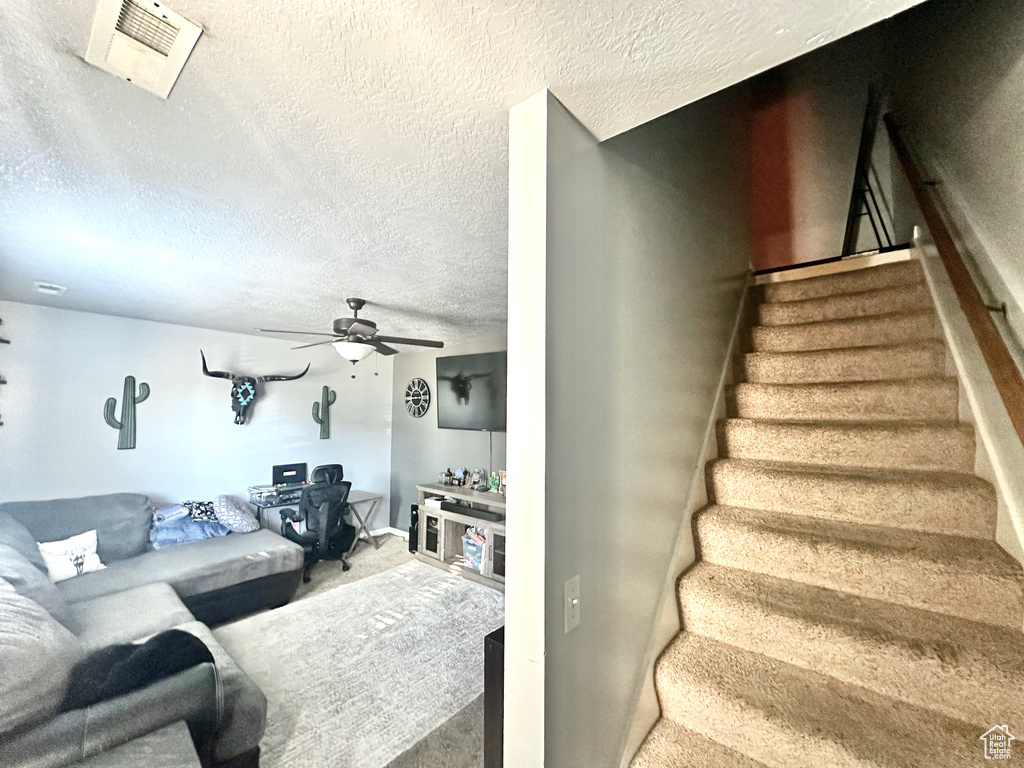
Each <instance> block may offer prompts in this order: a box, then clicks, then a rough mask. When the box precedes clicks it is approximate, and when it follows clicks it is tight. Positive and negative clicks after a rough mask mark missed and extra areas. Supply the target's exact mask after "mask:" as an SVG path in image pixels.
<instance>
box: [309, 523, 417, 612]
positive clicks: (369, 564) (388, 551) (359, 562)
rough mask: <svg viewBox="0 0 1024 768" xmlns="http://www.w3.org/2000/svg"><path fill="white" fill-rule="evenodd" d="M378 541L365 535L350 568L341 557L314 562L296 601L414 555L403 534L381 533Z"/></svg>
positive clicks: (351, 560)
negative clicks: (340, 560)
mask: <svg viewBox="0 0 1024 768" xmlns="http://www.w3.org/2000/svg"><path fill="white" fill-rule="evenodd" d="M377 545H378V547H377V548H376V549H374V547H373V544H371V543H370V542H368V541H366V540H365V539H364V540H362V541H360V542H359V543H358V544H357V545H356V548H355V550H354V551H353V552H352V554H351V555H350V556H349V558H348V562H349V565H350V566H352V567H351V568H349V570H347V571H346V570H344V569H343V568H342V565H341V563H339V562H337V561H331V560H321V561H320V562H319V563H317V564H316V565H314V566H313V570H312V571H311V573H310V577H311V578H310V581H309V583H308V584H300V585H299V589H298V591H296V593H295V597H293V598H292V602H293V603H294V602H295V601H296V600H302V599H305V598H307V597H312V596H313V595H319V594H322V593H324V592H329V591H330V590H332V589H334V588H335V587H340V586H341V585H342V584H351V583H352V582H355V581H359V580H360V579H365V578H366V577H367V576H373V574H375V573H380V572H381V571H387V570H389V569H391V568H394V567H395V566H396V565H401V564H402V563H407V562H409V561H410V560H412V559H413V555H412V553H410V552H409V542H408V541H406V540H405V539H403V538H400V537H399V536H392V535H390V534H384V535H383V536H378V537H377Z"/></svg>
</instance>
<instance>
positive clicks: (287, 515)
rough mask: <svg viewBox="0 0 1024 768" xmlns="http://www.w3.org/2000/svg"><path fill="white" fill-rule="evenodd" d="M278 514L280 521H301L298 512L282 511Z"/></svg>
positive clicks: (292, 510)
mask: <svg viewBox="0 0 1024 768" xmlns="http://www.w3.org/2000/svg"><path fill="white" fill-rule="evenodd" d="M278 514H280V515H281V519H282V520H288V521H290V522H292V523H297V522H299V521H300V520H302V517H301V516H300V515H299V512H298V510H295V509H282V510H281V511H280V512H279V513H278Z"/></svg>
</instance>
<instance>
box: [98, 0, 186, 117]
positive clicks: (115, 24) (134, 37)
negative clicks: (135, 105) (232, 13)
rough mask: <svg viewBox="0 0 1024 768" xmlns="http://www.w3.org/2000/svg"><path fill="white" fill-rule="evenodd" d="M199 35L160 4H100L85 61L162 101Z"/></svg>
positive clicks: (123, 0)
mask: <svg viewBox="0 0 1024 768" xmlns="http://www.w3.org/2000/svg"><path fill="white" fill-rule="evenodd" d="M202 31H203V30H202V29H201V28H200V27H198V26H196V25H195V24H193V23H192V22H191V21H189V20H188V19H186V18H184V17H183V16H179V15H178V14H176V13H175V12H174V11H172V10H171V9H170V8H167V7H166V6H165V5H164V4H163V3H161V2H147V1H146V0H141V1H140V2H136V0H100V2H99V5H97V6H96V16H95V18H94V19H93V21H92V34H91V35H90V36H89V49H88V50H87V51H86V53H85V60H86V61H88V62H89V63H90V64H95V65H96V66H97V67H99V68H100V69H105V70H106V71H107V72H110V73H111V74H113V75H117V76H118V77H123V78H125V79H126V80H128V81H130V82H132V83H134V84H135V85H138V86H140V87H142V88H145V89H146V90H147V91H150V92H151V93H155V94H156V95H157V96H161V97H163V98H165V99H166V98H167V95H168V94H169V93H170V92H171V88H173V87H174V83H175V82H176V81H177V79H178V75H180V74H181V70H182V68H183V67H184V66H185V62H186V61H187V60H188V57H189V54H190V53H192V49H193V48H194V47H195V44H196V41H197V40H198V39H199V35H200V34H202Z"/></svg>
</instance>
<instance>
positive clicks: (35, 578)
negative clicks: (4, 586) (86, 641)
mask: <svg viewBox="0 0 1024 768" xmlns="http://www.w3.org/2000/svg"><path fill="white" fill-rule="evenodd" d="M0 579H3V580H4V581H6V582H7V583H8V584H10V585H11V586H12V587H14V589H15V591H16V592H17V593H18V594H19V595H22V596H24V597H27V598H28V599H29V600H34V601H35V602H37V603H39V605H41V606H42V607H43V608H44V609H45V610H46V612H47V613H48V614H50V615H51V616H53V618H55V619H56V620H57V621H59V622H60V623H61V624H63V625H64V626H65V627H67V628H68V629H70V630H71V631H72V632H76V631H77V628H78V625H77V623H76V622H75V618H74V615H73V614H72V612H71V608H70V607H68V601H67V600H66V599H65V597H64V593H63V592H61V591H60V590H59V589H57V585H56V584H54V583H53V582H52V581H51V580H50V577H49V576H47V575H46V574H45V573H44V572H43V571H40V570H39V569H38V568H36V567H35V566H34V565H33V564H32V563H30V562H29V561H28V558H26V557H25V556H24V555H22V554H21V552H19V551H18V550H16V549H15V548H14V547H12V546H10V545H9V544H0Z"/></svg>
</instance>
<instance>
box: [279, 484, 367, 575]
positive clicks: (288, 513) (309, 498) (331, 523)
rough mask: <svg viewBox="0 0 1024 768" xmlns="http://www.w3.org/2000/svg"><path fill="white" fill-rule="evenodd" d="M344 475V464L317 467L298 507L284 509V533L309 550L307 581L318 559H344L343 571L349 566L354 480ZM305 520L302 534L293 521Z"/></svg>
mask: <svg viewBox="0 0 1024 768" xmlns="http://www.w3.org/2000/svg"><path fill="white" fill-rule="evenodd" d="M344 476H345V471H344V469H342V466H341V464H325V465H323V466H322V467H317V468H316V469H314V470H313V474H312V475H310V483H309V485H307V486H306V487H305V488H303V489H302V496H301V497H300V498H299V508H298V510H294V509H283V510H281V535H282V536H284V537H285V538H286V539H289V540H290V541H294V542H295V543H296V544H299V545H300V546H301V547H302V548H303V549H304V550H305V552H306V558H305V569H304V570H303V572H302V581H303V582H308V581H309V571H310V569H311V568H312V567H313V565H314V564H315V563H316V562H317V560H340V561H341V564H342V570H345V571H347V570H348V569H349V564H348V561H347V560H346V559H345V555H347V554H348V550H349V548H350V547H351V546H352V542H353V541H355V536H356V529H355V527H354V526H352V525H350V524H349V523H347V522H345V517H346V516H347V515H348V513H349V506H348V494H349V491H351V490H352V483H350V482H348V481H347V480H343V479H342V478H343V477H344ZM302 521H305V522H306V530H305V531H304V532H303V533H299V532H298V531H297V530H296V529H295V526H293V525H292V523H301V522H302Z"/></svg>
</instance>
